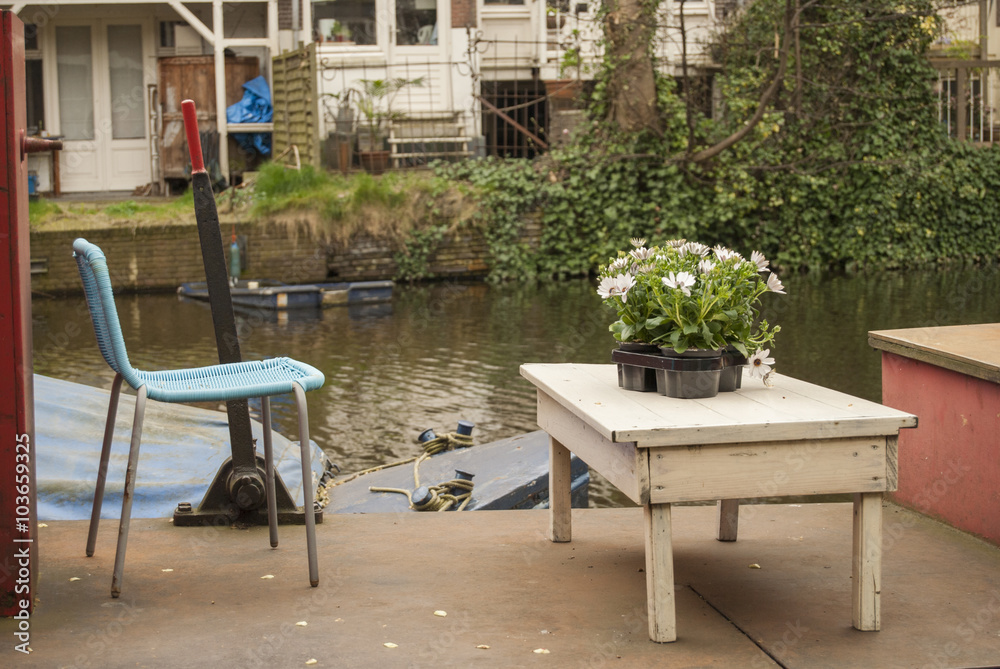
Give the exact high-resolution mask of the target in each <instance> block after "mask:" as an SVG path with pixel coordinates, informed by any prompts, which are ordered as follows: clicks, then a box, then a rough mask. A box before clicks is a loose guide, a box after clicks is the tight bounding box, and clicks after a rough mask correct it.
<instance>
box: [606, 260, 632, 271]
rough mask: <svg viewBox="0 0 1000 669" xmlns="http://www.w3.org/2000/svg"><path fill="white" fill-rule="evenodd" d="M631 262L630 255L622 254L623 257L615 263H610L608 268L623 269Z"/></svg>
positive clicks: (613, 269)
mask: <svg viewBox="0 0 1000 669" xmlns="http://www.w3.org/2000/svg"><path fill="white" fill-rule="evenodd" d="M629 262H631V261H630V260H629V258H628V256H622V257H621V258H618V259H617V260H615V261H614V262H613V263H611V264H610V265H608V269H609V270H612V271H621V270H623V269H625V268H626V267H628V264H629Z"/></svg>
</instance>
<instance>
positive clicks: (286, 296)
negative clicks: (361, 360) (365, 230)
mask: <svg viewBox="0 0 1000 669" xmlns="http://www.w3.org/2000/svg"><path fill="white" fill-rule="evenodd" d="M393 285H394V284H393V282H392V281H350V282H338V283H307V284H288V283H284V282H282V281H275V280H270V279H261V280H256V281H247V280H242V279H241V280H239V281H237V282H236V283H235V285H233V286H231V287H230V292H231V293H232V296H233V306H234V307H244V308H254V309H279V310H281V309H322V308H326V307H333V306H343V305H355V304H374V303H379V302H388V301H389V300H391V299H392V290H393ZM177 294H178V295H180V296H181V297H187V298H191V299H194V300H205V301H207V300H208V286H207V284H205V283H204V282H200V283H182V284H181V285H180V287H178V288H177Z"/></svg>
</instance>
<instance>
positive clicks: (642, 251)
mask: <svg viewBox="0 0 1000 669" xmlns="http://www.w3.org/2000/svg"><path fill="white" fill-rule="evenodd" d="M653 254H654V252H653V249H646V248H642V247H639V248H637V249H635V250H632V251H629V255H630V256H632V257H633V258H635V259H636V260H639V261H643V260H649V259H650V258H652V257H653Z"/></svg>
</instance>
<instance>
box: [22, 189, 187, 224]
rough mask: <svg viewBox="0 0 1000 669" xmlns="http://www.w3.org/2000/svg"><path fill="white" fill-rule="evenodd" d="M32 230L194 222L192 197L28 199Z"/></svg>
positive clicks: (185, 195) (185, 194) (29, 219)
mask: <svg viewBox="0 0 1000 669" xmlns="http://www.w3.org/2000/svg"><path fill="white" fill-rule="evenodd" d="M28 221H29V223H30V225H31V229H32V230H50V231H61V230H93V229H99V228H115V227H130V228H135V227H139V226H143V225H184V224H192V225H193V224H194V222H195V219H194V196H193V194H192V192H191V191H190V190H188V191H186V192H185V193H184V194H183V195H181V196H179V197H174V198H156V199H151V200H142V201H136V200H123V201H120V202H65V201H63V202H54V201H52V200H47V199H44V198H39V199H37V200H32V201H30V202H28Z"/></svg>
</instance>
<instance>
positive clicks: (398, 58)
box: [388, 0, 455, 115]
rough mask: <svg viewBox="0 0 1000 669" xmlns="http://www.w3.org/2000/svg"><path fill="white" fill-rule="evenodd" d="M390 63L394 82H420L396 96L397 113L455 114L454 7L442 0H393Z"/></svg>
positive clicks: (391, 4) (389, 47)
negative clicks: (452, 39)
mask: <svg viewBox="0 0 1000 669" xmlns="http://www.w3.org/2000/svg"><path fill="white" fill-rule="evenodd" d="M389 7H390V11H391V16H393V18H394V20H393V21H392V23H391V24H390V26H391V27H390V31H389V44H388V54H389V58H388V61H389V62H390V63H392V64H393V65H394V67H392V68H391V69H390V70H389V72H388V76H389V77H390V78H392V79H395V78H403V79H410V80H414V79H420V81H421V83H420V85H419V86H407V87H406V88H404V89H403V90H402V91H400V93H399V94H398V95H397V96H396V98H395V100H394V102H393V110H394V111H404V112H406V113H408V114H414V115H420V114H432V113H434V112H438V113H440V112H443V111H453V110H454V108H455V105H454V102H453V100H452V96H451V76H450V74H451V66H450V65H449V64H448V61H449V60H450V59H449V57H448V54H450V49H451V44H450V42H449V37H450V35H451V31H450V29H449V28H448V26H450V25H451V6H450V3H447V2H439V0H390V3H389Z"/></svg>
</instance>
